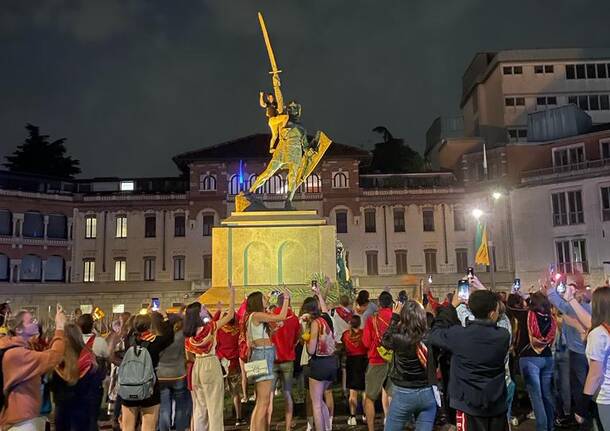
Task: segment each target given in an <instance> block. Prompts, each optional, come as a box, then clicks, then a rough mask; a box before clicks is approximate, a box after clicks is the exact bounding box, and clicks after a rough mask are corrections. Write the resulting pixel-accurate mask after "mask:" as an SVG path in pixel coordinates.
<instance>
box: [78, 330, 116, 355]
mask: <svg viewBox="0 0 610 431" xmlns="http://www.w3.org/2000/svg"><path fill="white" fill-rule="evenodd" d="M92 336H93V334H83V341H84V342H85V344H87V341H89V338H91V337H92ZM91 350H92V351H93V354H94V355H95V356H97V357H98V358H108V357H109V356H110V352H109V351H108V343H106V340H104V339H103V338H102V337H100V336H99V335H96V336H95V339H94V340H93V347H91Z"/></svg>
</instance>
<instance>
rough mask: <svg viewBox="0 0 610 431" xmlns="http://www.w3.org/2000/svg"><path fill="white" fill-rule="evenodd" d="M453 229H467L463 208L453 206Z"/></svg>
mask: <svg viewBox="0 0 610 431" xmlns="http://www.w3.org/2000/svg"><path fill="white" fill-rule="evenodd" d="M453 230H454V231H456V232H457V231H465V230H466V219H465V218H464V209H463V208H458V207H453Z"/></svg>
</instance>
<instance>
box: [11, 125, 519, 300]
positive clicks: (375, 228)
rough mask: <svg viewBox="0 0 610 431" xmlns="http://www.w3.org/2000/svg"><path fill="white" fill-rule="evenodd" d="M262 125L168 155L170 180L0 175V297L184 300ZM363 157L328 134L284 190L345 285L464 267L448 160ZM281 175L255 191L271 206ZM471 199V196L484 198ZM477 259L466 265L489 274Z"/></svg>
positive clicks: (466, 254) (199, 281) (460, 201)
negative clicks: (338, 257)
mask: <svg viewBox="0 0 610 431" xmlns="http://www.w3.org/2000/svg"><path fill="white" fill-rule="evenodd" d="M268 140H269V137H268V135H264V134H259V135H251V136H247V137H244V138H240V139H236V140H233V141H230V142H226V143H223V144H220V145H216V146H212V147H206V148H203V149H201V150H197V151H193V152H189V153H184V154H180V155H178V156H176V157H174V162H175V163H176V165H177V166H178V168H179V170H180V171H181V172H182V176H180V177H175V178H140V179H133V178H120V179H119V178H98V179H90V180H77V181H72V182H65V181H63V182H62V181H57V180H56V179H49V178H41V177H32V176H23V175H16V174H12V173H6V172H5V173H1V174H0V196H1V198H0V280H2V281H0V299H2V297H5V298H7V299H10V300H11V301H13V302H14V303H16V304H18V305H19V306H21V305H30V304H32V305H37V306H39V307H42V308H41V309H43V310H44V309H45V308H46V307H48V306H50V305H52V304H54V303H55V302H56V301H58V300H59V301H60V302H62V303H63V304H64V306H66V307H70V308H71V307H76V306H79V305H85V306H86V305H87V304H92V303H95V305H98V306H100V307H102V309H104V310H106V311H108V310H111V309H113V308H114V309H116V310H119V309H121V308H125V309H131V310H133V309H136V308H138V307H140V306H141V304H144V303H147V302H149V301H150V297H160V298H161V301H162V305H163V306H168V305H172V304H173V303H178V302H185V301H188V300H190V298H192V297H194V296H196V295H199V294H200V293H202V292H203V291H204V290H205V289H207V287H209V285H210V280H211V276H212V264H211V263H212V259H213V255H212V243H211V238H212V231H213V228H214V226H218V225H219V223H220V221H221V220H222V219H224V218H226V217H228V216H229V215H230V213H231V211H233V210H234V200H235V195H236V194H237V193H239V192H240V191H241V190H246V189H247V188H248V187H249V184H251V183H252V182H253V181H254V180H255V178H256V175H257V173H259V172H261V171H262V170H263V169H264V167H265V165H266V163H267V161H268V160H269V155H268ZM369 157H370V155H369V153H368V152H366V151H363V150H361V149H358V148H355V147H350V146H347V145H342V144H340V143H333V145H332V146H331V147H330V149H329V150H328V153H327V155H326V156H325V158H324V159H323V160H322V162H321V164H320V166H319V168H318V169H317V171H316V172H315V173H314V174H312V175H311V176H310V177H309V178H308V179H307V181H306V183H305V184H304V185H303V186H302V187H301V190H300V191H299V192H298V193H297V195H296V198H295V206H296V207H297V209H314V210H316V211H317V213H318V215H319V216H321V217H324V218H325V219H326V220H327V221H328V222H329V223H330V224H332V225H334V226H335V227H336V231H337V237H338V239H339V240H341V241H342V242H343V244H344V246H345V248H346V250H347V253H348V265H349V268H350V270H351V273H352V276H353V279H354V283H355V284H356V285H357V286H359V287H361V288H365V287H366V288H370V289H372V290H373V291H375V290H379V289H382V288H385V287H389V288H392V289H398V290H400V289H404V288H406V289H411V290H415V288H416V286H418V285H419V283H420V281H421V280H427V278H428V276H429V275H431V276H432V278H433V280H434V285H435V286H437V287H439V289H440V288H442V289H443V290H447V289H450V288H452V287H453V286H454V285H455V283H456V282H457V279H458V278H459V277H460V276H462V275H463V274H464V273H465V270H466V268H467V267H468V266H470V265H472V261H473V258H474V250H473V248H474V231H475V220H474V219H473V218H472V217H471V216H470V215H469V214H470V211H469V210H470V208H471V206H472V203H473V202H478V201H480V200H481V199H483V198H482V197H481V196H480V194H478V193H477V194H473V195H472V196H470V197H469V196H468V195H467V194H466V193H465V191H464V188H463V187H462V185H461V184H460V182H459V181H458V180H457V179H456V177H455V176H454V175H453V173H451V172H429V173H415V174H401V175H360V174H359V165H360V164H361V163H362V162H366V161H367V160H368V159H369ZM285 191H286V181H285V178H284V177H283V176H282V175H276V176H275V177H273V178H272V179H271V180H269V181H268V182H267V183H266V184H265V186H264V187H263V188H262V189H261V191H260V194H261V197H262V198H263V200H264V201H265V202H266V204H267V205H268V206H270V207H277V208H281V207H282V206H283V203H284V199H285ZM483 200H484V199H483ZM504 213H506V212H505V211H498V220H500V221H499V222H498V224H497V232H494V233H493V238H494V244H495V248H496V250H497V251H496V267H495V270H496V271H494V272H493V275H494V281H495V282H496V283H497V284H498V286H500V287H505V288H506V287H508V286H509V285H510V281H511V280H512V276H513V262H512V257H511V253H510V243H509V242H508V240H507V239H508V236H507V235H508V229H506V223H507V219H506V217H504V216H502V215H501V214H504ZM487 270H490V271H491V269H490V268H489V269H488V268H485V267H483V268H478V271H479V272H481V273H483V275H482V277H483V279H485V280H488V281H490V280H491V278H490V277H491V272H490V273H489V274H486V271H487Z"/></svg>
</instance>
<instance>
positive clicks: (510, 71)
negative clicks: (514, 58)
mask: <svg viewBox="0 0 610 431" xmlns="http://www.w3.org/2000/svg"><path fill="white" fill-rule="evenodd" d="M502 73H503V74H504V75H512V74H513V68H512V67H510V66H504V67H503V68H502Z"/></svg>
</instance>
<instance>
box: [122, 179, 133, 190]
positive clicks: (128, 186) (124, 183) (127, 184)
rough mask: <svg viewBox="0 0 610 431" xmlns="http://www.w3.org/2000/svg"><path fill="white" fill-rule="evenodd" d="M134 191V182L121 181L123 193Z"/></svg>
mask: <svg viewBox="0 0 610 431" xmlns="http://www.w3.org/2000/svg"><path fill="white" fill-rule="evenodd" d="M134 190H135V182H134V181H121V191H122V192H133V191H134Z"/></svg>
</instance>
